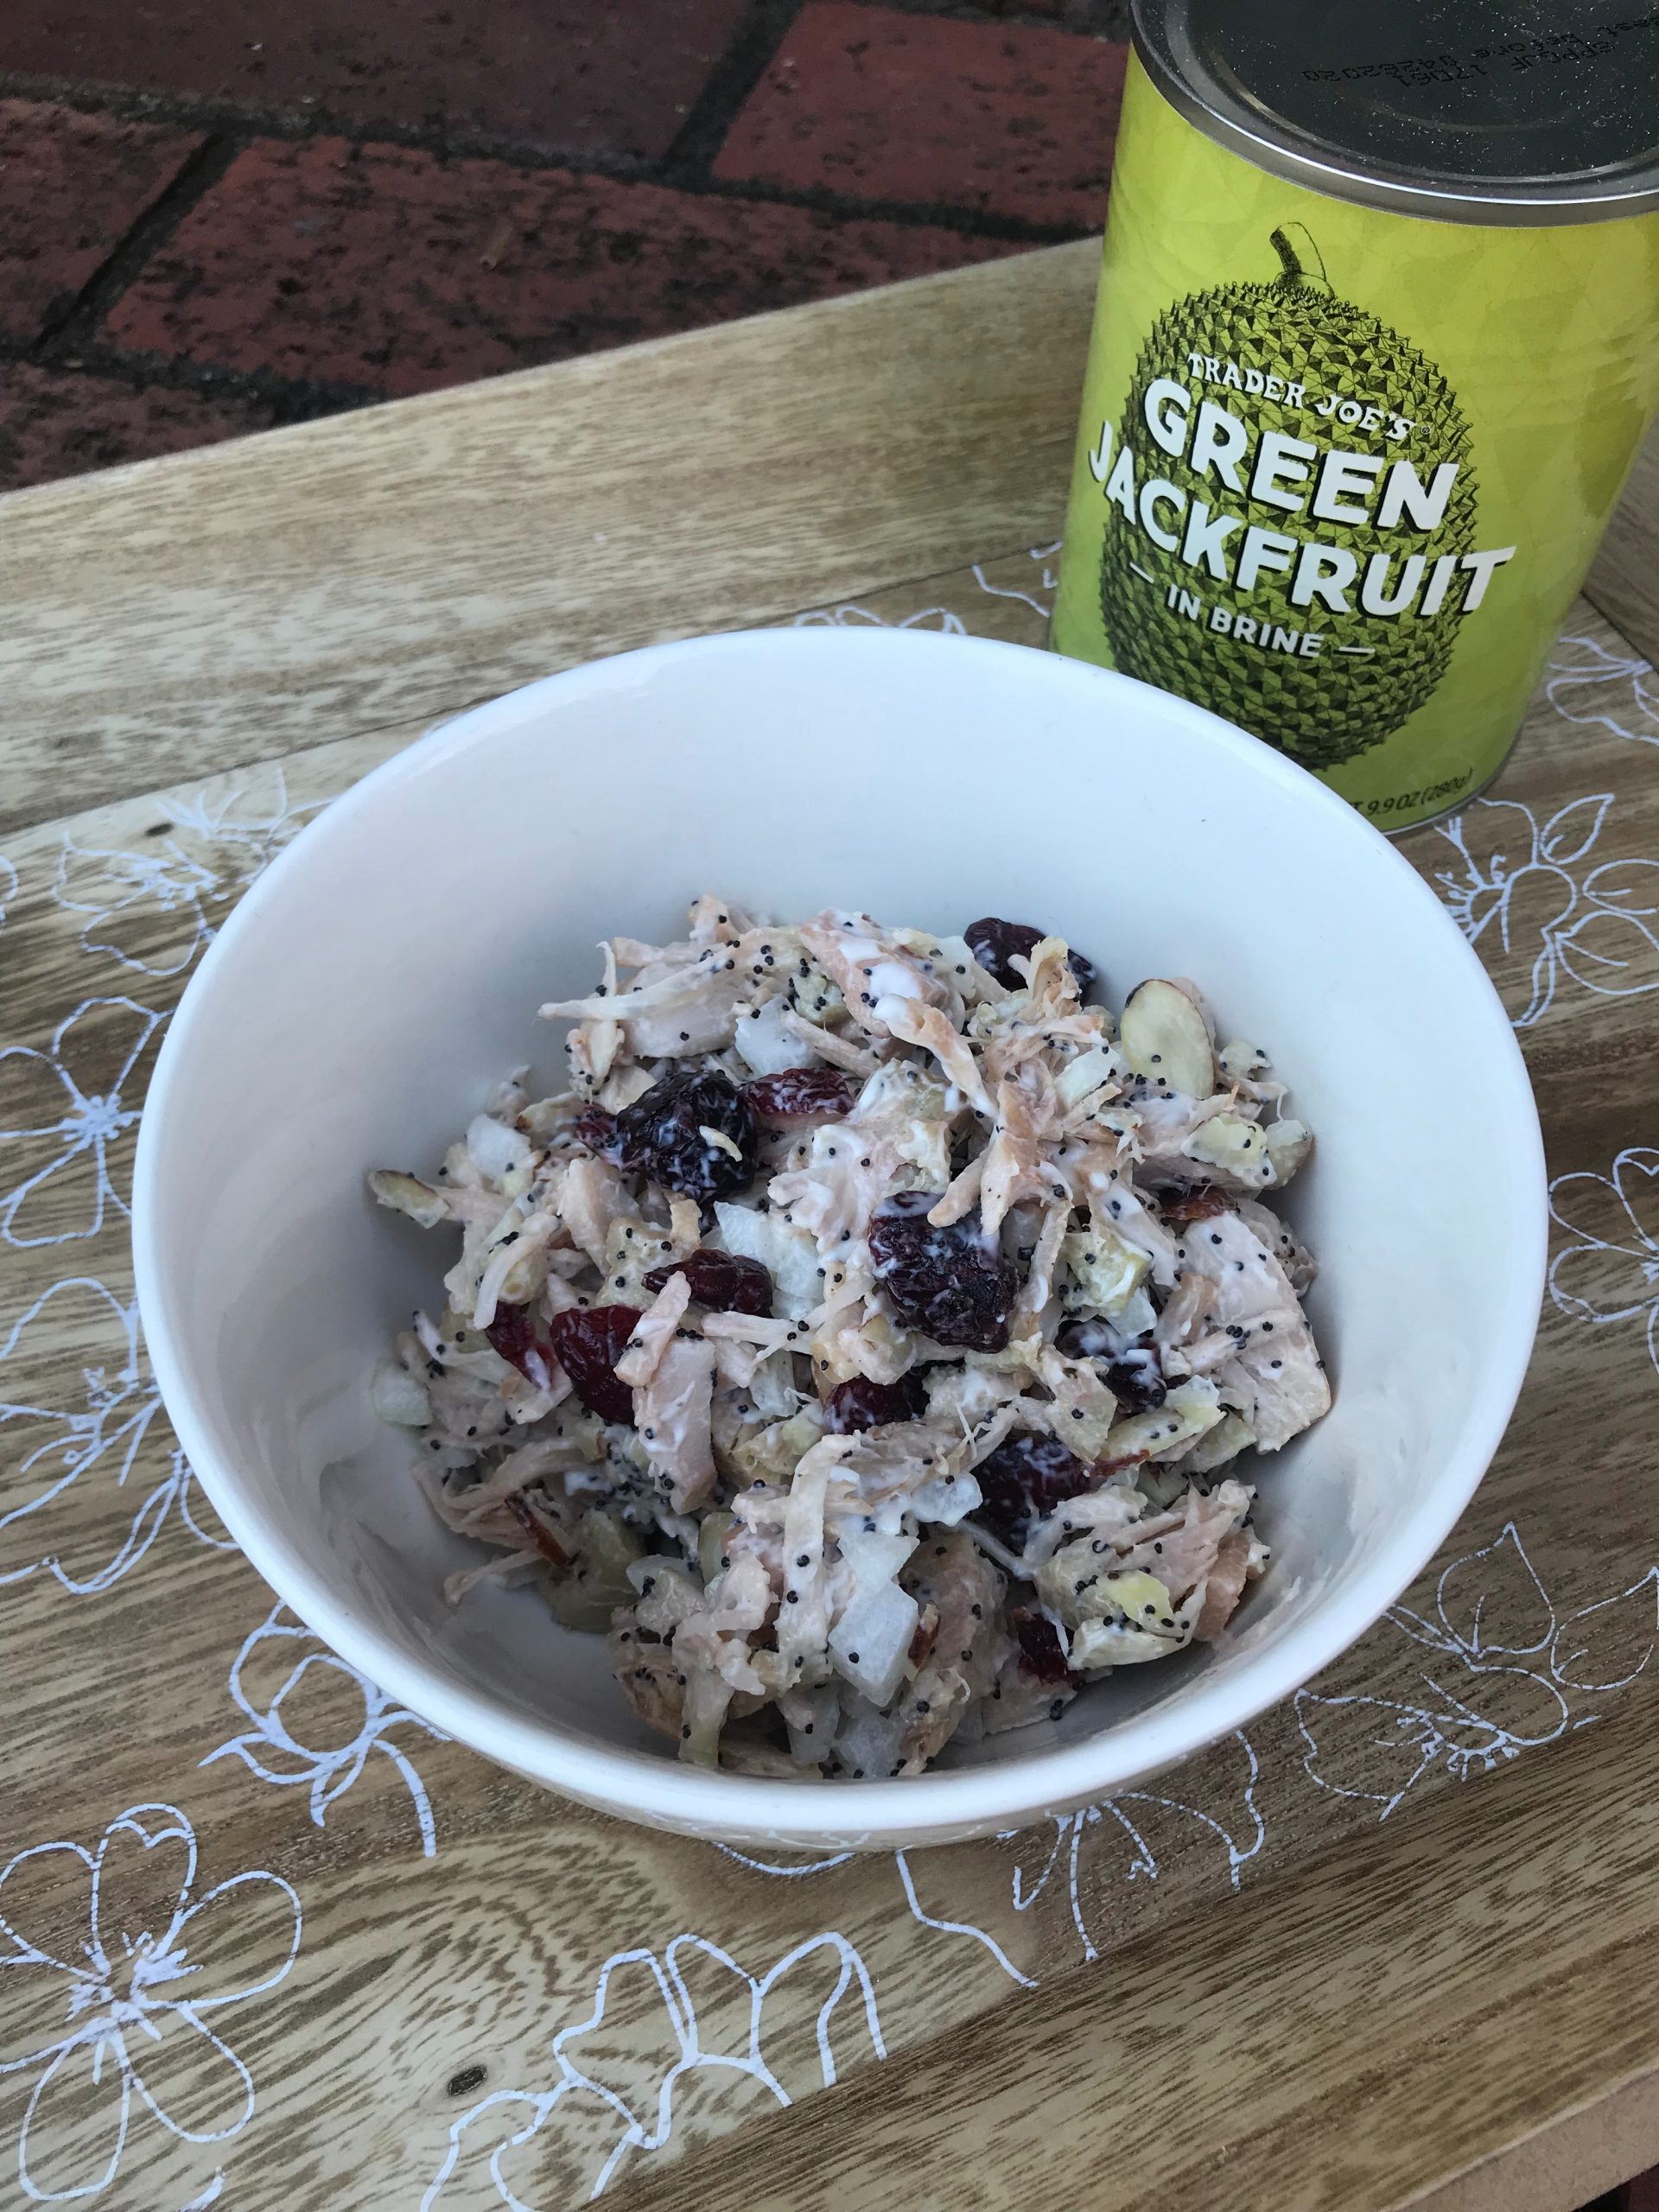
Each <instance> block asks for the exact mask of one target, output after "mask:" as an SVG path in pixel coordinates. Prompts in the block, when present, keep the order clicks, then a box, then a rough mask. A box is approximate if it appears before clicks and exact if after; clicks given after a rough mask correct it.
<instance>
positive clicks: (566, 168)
mask: <svg viewBox="0 0 1659 2212" xmlns="http://www.w3.org/2000/svg"><path fill="white" fill-rule="evenodd" d="M1046 28H1048V29H1053V26H1052V24H1050V25H1048V26H1047V27H1046ZM0 99H22V100H29V101H34V102H38V103H40V104H41V105H46V104H48V103H52V102H57V103H60V104H62V105H66V106H71V107H74V108H76V109H77V110H78V111H79V112H81V113H83V114H92V115H110V116H113V117H115V118H117V119H118V120H121V121H126V122H143V123H161V124H168V125H170V126H172V127H174V128H175V129H179V130H201V131H207V132H208V133H210V134H212V135H213V137H215V138H220V137H224V138H232V139H234V140H236V141H237V142H238V150H239V149H240V148H241V147H242V146H244V145H249V144H252V143H257V141H258V140H259V139H261V138H278V139H285V140H288V141H290V142H297V143H304V142H305V141H307V140H309V139H314V138H340V139H343V140H345V141H346V143H347V144H349V145H353V146H361V147H365V148H372V147H375V146H399V147H404V148H407V149H410V151H413V152H416V153H427V154H430V155H431V156H433V157H434V158H435V160H437V161H439V162H449V161H486V162H501V163H502V164H503V165H504V166H505V167H506V168H515V169H521V170H523V171H524V172H525V173H526V174H527V175H538V174H544V173H552V172H558V173H561V174H563V175H571V176H603V177H608V178H612V179H613V180H614V181H616V182H618V183H621V184H645V185H652V186H654V187H655V188H657V189H658V191H664V192H669V191H672V192H680V193H683V194H685V195H686V196H687V197H690V198H696V199H710V200H757V201H760V202H762V203H763V204H765V205H766V206H768V207H802V208H804V209H806V210H807V211H808V213H813V214H820V215H829V216H831V217H833V218H834V219H836V221H839V222H880V223H897V224H901V225H904V226H909V227H911V228H913V229H930V228H931V229H937V230H948V231H955V232H957V233H958V234H959V235H960V236H962V237H964V238H995V239H999V240H1003V241H1006V242H1007V243H1008V244H1010V245H1065V243H1066V242H1067V241H1068V240H1070V239H1071V238H1079V237H1085V236H1087V235H1088V232H1087V231H1086V230H1085V229H1083V228H1081V227H1080V226H1077V225H1076V224H1054V223H1033V222H1030V221H1028V220H1027V219H1026V218H1025V217H1023V216H1020V215H1001V214H997V213H993V212H991V211H989V210H986V209H980V208H974V207H962V206H960V205H958V204H957V203H955V202H951V201H945V200H940V201H917V200H866V199H858V198H855V197H854V196H853V195H851V194H847V193H840V192H832V191H826V190H824V189H823V188H816V187H802V186H797V185H785V184H772V183H767V182H764V181H754V180H752V179H749V178H734V177H714V176H709V175H688V176H687V177H686V178H685V179H684V180H683V181H681V180H680V179H678V178H674V177H671V176H670V175H668V174H667V173H666V169H665V165H664V163H663V162H646V161H644V160H641V159H638V158H634V157H631V156H603V155H597V154H594V153H591V152H582V153H577V152H571V151H569V150H558V149H552V150H550V149H547V148H544V147H532V146H526V145H524V144H523V143H518V142H513V141H510V140H505V139H498V138H492V137H480V136H476V135H465V134H461V133H447V132H437V131H431V130H421V129H417V128H416V127H414V126H412V125H410V126H404V125H402V124H372V125H367V124H361V123H358V122H355V121H353V119H352V118H349V117H343V116H338V115H335V114H334V113H333V112H332V111H323V110H316V111H313V112H311V113H310V114H308V115H307V116H305V117H303V118H297V117H296V116H294V115H292V114H289V113H285V112H283V111H280V110H276V109H261V108H253V107H243V106H231V105H227V104H226V103H223V102H219V101H200V100H185V99H176V98H174V97H171V96H163V95H161V94H151V93H147V92H133V91H131V90H130V89H129V88H125V87H123V86H102V87H90V86H86V85H82V84H78V83H77V82H75V81H74V80H73V79H65V78H56V77H29V76H24V75H22V74H20V73H17V72H16V71H0Z"/></svg>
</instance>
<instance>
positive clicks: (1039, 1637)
mask: <svg viewBox="0 0 1659 2212" xmlns="http://www.w3.org/2000/svg"><path fill="white" fill-rule="evenodd" d="M1008 1626H1009V1627H1010V1628H1011V1629H1012V1630H1014V1637H1015V1640H1016V1642H1017V1643H1019V1646H1020V1665H1021V1667H1023V1668H1024V1669H1025V1671H1026V1672H1027V1674H1028V1675H1035V1676H1036V1677H1037V1680H1038V1681H1039V1682H1050V1683H1053V1684H1055V1685H1056V1686H1058V1684H1059V1683H1061V1682H1075V1681H1076V1680H1077V1676H1076V1675H1073V1673H1072V1672H1071V1669H1070V1668H1069V1667H1068V1666H1067V1665H1066V1663H1065V1652H1064V1651H1062V1650H1061V1649H1060V1636H1059V1630H1058V1629H1057V1628H1056V1627H1055V1625H1054V1624H1053V1622H1052V1620H1050V1618H1048V1615H1047V1614H1046V1613H1036V1612H1032V1611H1028V1610H1027V1608H1025V1607H1024V1606H1017V1607H1015V1608H1014V1610H1013V1611H1011V1612H1010V1613H1009V1615H1008Z"/></svg>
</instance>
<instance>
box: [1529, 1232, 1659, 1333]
mask: <svg viewBox="0 0 1659 2212" xmlns="http://www.w3.org/2000/svg"><path fill="white" fill-rule="evenodd" d="M1648 1264H1650V1263H1649V1262H1644V1261H1643V1259H1641V1258H1638V1257H1637V1255H1636V1254H1635V1253H1633V1252H1625V1251H1620V1250H1617V1249H1614V1248H1613V1247H1611V1246H1609V1245H1598V1244H1569V1245H1568V1246H1567V1249H1566V1250H1565V1251H1562V1252H1558V1253H1557V1254H1556V1255H1555V1257H1554V1259H1553V1260H1552V1261H1551V1262H1550V1266H1549V1289H1550V1295H1551V1296H1552V1297H1553V1298H1554V1300H1555V1303H1556V1304H1557V1306H1560V1309H1561V1311H1562V1312H1563V1313H1571V1314H1573V1315H1575V1316H1576V1317H1577V1318H1578V1319H1580V1320H1587V1321H1624V1320H1628V1319H1629V1318H1630V1315H1631V1314H1633V1313H1641V1312H1642V1311H1643V1308H1644V1307H1646V1306H1652V1305H1654V1304H1655V1303H1656V1301H1659V1283H1655V1282H1653V1281H1650V1280H1649V1277H1648V1275H1647V1274H1646V1272H1645V1269H1646V1266H1647V1265H1648Z"/></svg>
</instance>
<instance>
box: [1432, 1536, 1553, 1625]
mask: <svg viewBox="0 0 1659 2212" xmlns="http://www.w3.org/2000/svg"><path fill="white" fill-rule="evenodd" d="M1435 1597H1436V1603H1437V1605H1438V1610H1439V1612H1440V1621H1441V1624H1442V1625H1443V1626H1444V1627H1445V1629H1446V1633H1447V1635H1448V1636H1449V1637H1451V1638H1452V1641H1453V1643H1454V1644H1455V1646H1456V1648H1457V1649H1459V1651H1462V1652H1464V1653H1465V1654H1466V1655H1467V1656H1469V1657H1470V1658H1472V1659H1483V1658H1491V1657H1502V1656H1511V1657H1518V1656H1521V1655H1522V1654H1524V1653H1528V1652H1533V1651H1541V1650H1542V1649H1544V1647H1545V1646H1546V1644H1548V1642H1549V1639H1550V1637H1552V1636H1553V1635H1554V1632H1555V1608H1554V1605H1551V1604H1550V1602H1549V1598H1548V1593H1547V1592H1546V1591H1545V1589H1544V1586H1543V1584H1542V1583H1541V1581H1540V1580H1538V1577H1537V1575H1536V1574H1535V1572H1534V1571H1533V1565H1532V1561H1531V1560H1529V1558H1528V1557H1527V1554H1526V1550H1525V1548H1524V1546H1523V1545H1522V1541H1521V1539H1520V1537H1519V1536H1518V1535H1516V1529H1515V1524H1514V1522H1505V1524H1504V1526H1503V1529H1502V1531H1501V1532H1500V1534H1499V1535H1497V1537H1496V1538H1495V1539H1494V1541H1492V1542H1491V1543H1490V1544H1485V1545H1483V1546H1482V1548H1480V1549H1479V1550H1478V1551H1474V1552H1470V1553H1468V1554H1466V1555H1465V1557H1464V1558H1462V1559H1456V1560H1452V1564H1451V1566H1450V1567H1446V1570H1445V1571H1444V1573H1442V1574H1441V1576H1440V1584H1439V1586H1438V1589H1437V1591H1436V1592H1435Z"/></svg>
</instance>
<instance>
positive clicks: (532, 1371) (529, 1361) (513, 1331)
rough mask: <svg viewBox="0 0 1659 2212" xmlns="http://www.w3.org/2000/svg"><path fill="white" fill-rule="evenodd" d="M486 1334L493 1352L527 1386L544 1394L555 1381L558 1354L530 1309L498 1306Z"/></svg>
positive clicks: (527, 1307)
mask: <svg viewBox="0 0 1659 2212" xmlns="http://www.w3.org/2000/svg"><path fill="white" fill-rule="evenodd" d="M484 1334H485V1335H486V1337H487V1338H488V1339H489V1342H490V1347H491V1349H492V1350H493V1351H498V1352H499V1353H500V1355H501V1357H502V1358H503V1359H505V1361H506V1362H507V1363H508V1365H509V1366H512V1367H516V1368H517V1369H518V1372H519V1373H520V1374H521V1375H522V1376H524V1380H525V1381H526V1382H527V1383H534V1384H535V1385H536V1388H537V1389H538V1390H545V1389H547V1387H548V1385H549V1383H551V1382H552V1380H553V1366H554V1363H555V1361H556V1358H557V1357H558V1355H557V1353H556V1352H555V1351H554V1349H553V1346H552V1344H551V1342H550V1339H549V1337H548V1335H547V1332H546V1331H545V1329H544V1328H543V1326H542V1325H541V1323H540V1322H538V1321H537V1319H536V1316H535V1315H534V1314H533V1313H531V1310H530V1308H529V1306H497V1307H496V1309H495V1318H494V1319H493V1321H492V1322H491V1323H490V1325H489V1327H488V1328H487V1329H486V1330H485V1332H484Z"/></svg>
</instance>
